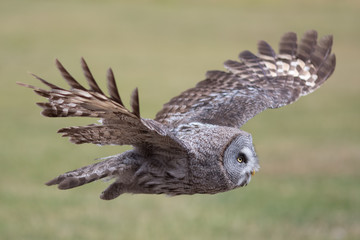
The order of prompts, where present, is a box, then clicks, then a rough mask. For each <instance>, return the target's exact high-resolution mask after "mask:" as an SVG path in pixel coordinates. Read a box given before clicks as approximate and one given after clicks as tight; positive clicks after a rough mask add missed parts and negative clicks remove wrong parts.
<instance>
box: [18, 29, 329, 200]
mask: <svg viewBox="0 0 360 240" xmlns="http://www.w3.org/2000/svg"><path fill="white" fill-rule="evenodd" d="M331 46H332V36H325V37H323V38H321V39H320V40H319V41H318V42H317V32H316V31H313V30H311V31H307V32H306V33H305V34H304V36H303V38H302V39H301V41H300V42H299V43H297V36H296V34H295V33H292V32H289V33H286V34H285V35H284V36H283V37H282V39H281V41H280V46H279V53H278V54H276V53H275V51H274V50H273V49H272V48H271V47H270V45H269V44H267V43H266V42H264V41H260V42H259V43H258V54H257V55H254V54H252V53H251V52H249V51H243V52H242V53H240V55H239V59H240V61H233V60H228V61H226V62H225V63H224V65H225V68H226V69H227V70H228V71H226V72H224V71H209V72H207V73H206V78H205V80H203V81H201V82H199V83H198V84H197V85H196V86H195V87H194V88H191V89H188V90H186V91H184V92H183V93H181V94H180V95H179V96H177V97H174V98H172V99H171V100H170V101H169V102H168V103H166V104H165V105H164V106H163V109H161V110H160V111H159V112H158V113H157V115H156V117H155V119H153V120H152V119H144V118H141V117H140V111H139V98H138V90H137V89H135V90H134V91H133V93H132V96H131V101H130V105H131V110H130V109H127V108H125V106H124V104H123V102H122V100H121V98H120V95H119V92H118V90H117V86H116V83H115V79H114V75H113V72H112V70H111V69H109V70H108V72H107V83H108V89H109V95H110V96H106V95H105V94H104V92H103V91H102V90H101V89H100V88H99V86H98V84H97V83H96V82H95V80H94V77H93V75H92V74H91V72H90V70H89V68H88V65H87V64H86V62H85V61H84V60H83V59H82V60H81V66H82V69H83V71H84V75H85V78H86V80H87V82H88V84H89V89H87V88H85V87H84V86H82V85H80V84H79V83H78V82H77V81H76V80H75V79H74V78H73V77H72V76H71V75H70V74H69V73H68V72H67V71H66V70H65V68H64V67H63V66H62V65H61V63H60V62H59V61H57V60H56V65H57V67H58V69H59V70H60V72H61V74H62V76H63V78H64V79H65V80H66V81H67V83H68V84H69V85H70V87H71V88H70V90H66V89H63V88H60V87H58V86H56V85H54V84H52V83H49V82H47V81H45V80H44V79H42V78H40V77H38V76H35V75H34V76H35V77H36V78H37V79H38V80H40V81H41V82H42V83H44V84H45V85H47V86H48V87H49V88H50V90H44V89H41V88H38V87H34V86H31V85H27V84H23V83H19V84H20V85H23V86H26V87H29V88H32V89H33V90H34V91H35V92H36V93H37V94H39V95H40V96H42V97H45V98H46V99H47V100H48V102H46V103H37V104H38V105H39V106H40V107H42V108H43V111H42V115H44V116H47V117H93V118H100V123H99V124H91V125H88V126H80V127H68V128H63V129H60V130H59V131H58V132H59V133H61V134H63V136H65V137H69V138H70V141H71V142H73V143H76V144H82V143H94V144H98V145H132V146H133V149H132V150H129V151H126V152H124V153H121V154H119V155H115V156H110V157H107V158H104V159H102V160H103V161H101V162H97V163H95V164H92V165H89V166H85V167H82V168H79V169H76V170H74V171H70V172H67V173H64V174H62V175H60V176H58V177H56V178H54V179H53V180H50V181H49V182H47V183H46V184H47V185H56V184H57V185H58V188H59V189H69V188H73V187H78V186H81V185H83V184H86V183H89V182H92V181H95V180H98V179H101V178H114V182H113V183H112V184H111V185H110V186H109V187H108V188H107V189H105V190H104V191H103V193H102V194H101V196H100V197H101V198H102V199H106V200H109V199H114V198H116V197H118V196H119V195H120V194H122V193H148V194H149V193H152V194H162V193H164V194H167V195H180V194H195V193H208V194H215V193H219V192H224V191H228V190H232V189H234V188H237V187H242V186H246V185H247V184H248V183H249V182H250V179H251V176H252V175H253V174H254V173H255V172H257V171H258V170H259V163H258V158H257V155H256V153H255V150H254V147H253V143H252V137H251V134H249V133H247V132H244V131H242V130H240V129H239V128H240V127H241V126H242V125H243V124H244V123H245V122H247V121H248V120H249V119H251V118H252V117H254V116H255V115H256V114H258V113H260V112H261V111H263V110H265V109H268V108H279V107H281V106H284V105H287V104H290V103H292V102H294V101H296V100H297V99H298V98H299V97H301V96H304V95H307V94H309V93H311V92H313V91H314V90H315V89H317V88H318V87H320V85H321V84H323V83H324V82H325V80H326V79H327V78H328V77H329V76H330V75H331V74H332V73H333V71H334V68H335V55H334V54H331Z"/></svg>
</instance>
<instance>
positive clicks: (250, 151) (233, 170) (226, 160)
mask: <svg viewBox="0 0 360 240" xmlns="http://www.w3.org/2000/svg"><path fill="white" fill-rule="evenodd" d="M222 163H223V166H224V169H225V171H226V174H227V177H228V178H229V180H230V181H231V183H232V184H233V186H234V187H243V186H246V185H247V184H249V182H250V180H251V176H252V175H254V174H255V172H257V171H258V170H259V168H260V166H259V161H258V158H257V156H256V153H255V150H254V146H253V143H252V137H251V135H250V134H249V133H246V132H244V131H241V133H240V134H238V135H237V136H235V137H234V138H233V139H232V140H231V141H230V144H229V145H228V146H227V147H226V148H225V150H224V153H223V156H222Z"/></svg>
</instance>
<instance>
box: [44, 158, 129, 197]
mask: <svg viewBox="0 0 360 240" xmlns="http://www.w3.org/2000/svg"><path fill="white" fill-rule="evenodd" d="M127 166H128V165H126V164H124V163H122V162H121V161H120V159H119V155H117V156H112V157H109V158H107V160H104V161H102V162H98V163H95V164H92V165H88V166H85V167H82V168H79V169H76V170H73V171H70V172H66V173H64V174H61V175H59V176H58V177H56V178H54V179H52V180H50V181H48V182H47V183H45V184H46V185H48V186H51V185H58V188H59V189H63V190H64V189H70V188H74V187H79V186H81V185H84V184H87V183H90V182H93V181H96V180H99V179H102V178H106V177H116V176H120V174H121V172H122V171H124V170H125V169H126V168H127Z"/></svg>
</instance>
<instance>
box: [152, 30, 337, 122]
mask: <svg viewBox="0 0 360 240" xmlns="http://www.w3.org/2000/svg"><path fill="white" fill-rule="evenodd" d="M331 46H332V36H325V37H323V38H321V39H320V41H319V42H318V43H317V32H316V31H313V30H311V31H307V32H306V33H305V34H304V37H303V38H302V40H301V41H300V43H299V45H298V44H297V37H296V34H295V33H292V32H290V33H286V34H285V35H284V36H283V37H282V39H281V41H280V47H279V54H276V53H275V51H274V50H273V49H272V48H271V47H270V45H269V44H267V43H266V42H264V41H260V42H259V44H258V51H259V53H258V55H257V56H256V55H254V54H252V53H251V52H249V51H244V52H242V53H240V55H239V58H240V60H241V61H240V62H237V61H232V60H228V61H226V62H225V63H224V65H225V68H227V69H228V70H229V72H223V71H209V72H207V74H206V79H205V80H203V81H201V82H199V83H198V84H197V85H196V87H194V88H191V89H188V90H187V91H185V92H183V93H181V94H180V95H179V96H177V97H174V98H173V99H171V100H170V102H168V103H166V104H165V105H164V107H163V109H162V110H161V111H160V112H158V113H157V115H156V118H155V120H157V121H159V122H161V123H163V124H165V125H169V126H177V125H179V124H186V123H189V122H203V123H210V124H216V125H223V126H231V127H240V126H241V125H243V124H244V123H245V122H247V121H248V120H249V119H251V118H252V117H254V116H255V115H256V114H258V113H260V112H261V111H263V110H265V109H267V108H279V107H281V106H284V105H287V104H290V103H292V102H294V101H296V100H297V99H298V98H299V97H301V96H304V95H307V94H309V93H311V92H313V91H314V90H315V89H317V88H318V87H320V85H321V84H323V83H324V82H325V80H326V79H327V78H328V77H330V75H331V74H332V73H333V71H334V68H335V55H334V54H330V53H331Z"/></svg>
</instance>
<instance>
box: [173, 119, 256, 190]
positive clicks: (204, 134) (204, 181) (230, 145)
mask: <svg viewBox="0 0 360 240" xmlns="http://www.w3.org/2000/svg"><path fill="white" fill-rule="evenodd" d="M191 129H192V131H191V133H190V132H189V131H186V132H182V131H180V132H182V134H181V135H183V139H184V140H185V139H186V141H187V142H188V146H189V147H190V148H191V149H192V150H191V152H193V157H191V160H190V168H191V170H192V174H191V175H192V177H193V181H195V182H196V185H199V186H200V185H201V187H202V189H198V192H199V191H200V190H203V191H204V192H212V191H214V192H218V191H226V190H230V189H234V188H237V187H243V186H246V185H247V184H248V183H249V182H250V180H251V176H252V175H253V174H254V173H255V172H257V171H258V170H259V162H258V159H257V156H256V153H255V150H254V146H253V143H252V137H251V134H249V133H247V132H245V131H242V130H239V129H235V128H230V127H225V126H215V125H211V124H204V125H203V124H201V125H200V124H197V125H196V126H195V125H192V126H191ZM180 132H178V134H179V133H180ZM188 134H190V135H191V137H188V136H187V137H185V135H188Z"/></svg>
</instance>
